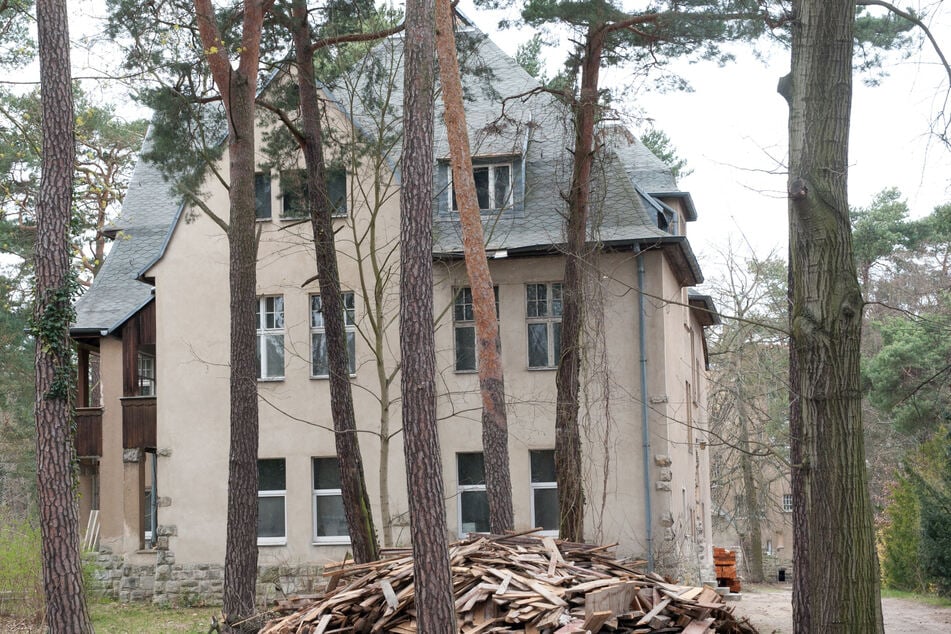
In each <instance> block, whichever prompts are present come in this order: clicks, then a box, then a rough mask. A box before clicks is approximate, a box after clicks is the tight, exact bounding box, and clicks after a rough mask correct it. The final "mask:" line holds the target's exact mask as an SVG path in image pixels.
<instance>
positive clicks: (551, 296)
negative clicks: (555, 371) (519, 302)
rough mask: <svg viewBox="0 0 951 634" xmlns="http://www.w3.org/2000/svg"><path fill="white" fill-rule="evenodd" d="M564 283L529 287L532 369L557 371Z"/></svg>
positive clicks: (528, 304)
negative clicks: (553, 369) (562, 285)
mask: <svg viewBox="0 0 951 634" xmlns="http://www.w3.org/2000/svg"><path fill="white" fill-rule="evenodd" d="M561 310H562V303H561V283H560V282H551V283H549V284H526V285H525V318H526V320H527V321H528V367H529V368H555V367H558V360H559V359H560V358H561Z"/></svg>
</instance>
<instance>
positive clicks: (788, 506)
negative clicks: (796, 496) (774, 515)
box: [783, 493, 792, 513]
mask: <svg viewBox="0 0 951 634" xmlns="http://www.w3.org/2000/svg"><path fill="white" fill-rule="evenodd" d="M783 513H792V493H783Z"/></svg>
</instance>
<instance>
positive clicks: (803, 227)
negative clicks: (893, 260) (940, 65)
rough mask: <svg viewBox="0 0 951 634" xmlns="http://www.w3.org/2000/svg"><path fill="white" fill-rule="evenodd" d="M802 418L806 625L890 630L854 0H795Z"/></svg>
mask: <svg viewBox="0 0 951 634" xmlns="http://www.w3.org/2000/svg"><path fill="white" fill-rule="evenodd" d="M793 11H794V16H795V20H794V21H793V23H792V28H793V40H792V66H791V72H790V74H789V75H788V76H787V77H785V78H784V79H783V80H782V81H781V82H780V92H781V93H782V94H783V96H784V97H786V99H787V101H788V102H789V184H788V195H789V229H790V232H789V233H790V254H789V258H790V276H791V284H790V286H791V295H792V302H791V307H790V310H791V314H790V327H791V335H792V337H791V348H792V353H791V359H790V372H794V373H795V375H794V376H792V380H791V384H792V387H793V392H792V398H793V399H794V405H793V407H792V408H791V414H792V419H791V421H790V429H791V431H792V436H791V445H792V447H791V454H792V457H793V460H794V468H793V472H792V478H793V496H794V498H793V505H794V514H793V521H794V536H795V543H794V548H795V553H794V571H795V574H794V580H793V584H794V585H793V619H794V622H795V623H796V631H797V632H815V633H817V634H818V633H820V632H822V633H827V632H850V633H852V632H854V633H855V634H858V633H863V634H867V633H874V632H882V631H883V627H882V610H881V598H880V587H879V575H878V561H877V556H876V551H875V538H874V531H873V528H872V513H871V504H870V501H869V494H868V485H867V475H866V471H865V450H864V439H863V431H862V418H861V390H860V384H859V340H860V334H861V319H862V308H863V305H862V295H861V291H860V289H859V285H858V280H857V278H856V272H855V266H854V263H853V262H854V261H853V254H852V234H851V225H850V222H849V206H848V197H847V188H846V185H847V174H848V141H849V118H850V112H851V98H852V46H853V30H854V22H855V5H854V2H853V1H852V0H798V1H797V2H794V3H793Z"/></svg>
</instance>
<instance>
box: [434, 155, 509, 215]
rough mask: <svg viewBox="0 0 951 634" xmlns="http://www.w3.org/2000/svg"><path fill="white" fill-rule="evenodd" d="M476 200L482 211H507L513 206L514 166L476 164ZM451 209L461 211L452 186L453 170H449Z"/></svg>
mask: <svg viewBox="0 0 951 634" xmlns="http://www.w3.org/2000/svg"><path fill="white" fill-rule="evenodd" d="M472 177H473V179H474V180H475V188H476V198H477V199H478V201H479V210H480V211H491V210H498V209H506V208H508V207H511V206H512V164H511V163H493V164H486V163H482V164H476V165H475V166H474V167H473V168H472ZM449 208H450V209H452V211H459V206H458V204H456V192H455V189H454V188H453V186H452V169H450V170H449Z"/></svg>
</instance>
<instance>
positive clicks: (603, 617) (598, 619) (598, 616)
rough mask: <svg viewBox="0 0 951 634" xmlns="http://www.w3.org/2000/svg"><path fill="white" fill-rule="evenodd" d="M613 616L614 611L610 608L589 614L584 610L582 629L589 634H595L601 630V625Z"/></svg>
mask: <svg viewBox="0 0 951 634" xmlns="http://www.w3.org/2000/svg"><path fill="white" fill-rule="evenodd" d="M612 618H614V613H613V612H611V610H605V611H603V612H592V613H591V614H588V613H587V610H585V617H584V625H583V627H584V629H585V630H587V631H588V632H591V634H597V633H598V632H600V631H601V627H602V626H603V625H604V624H605V623H607V622H608V621H610V620H611V619H612Z"/></svg>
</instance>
